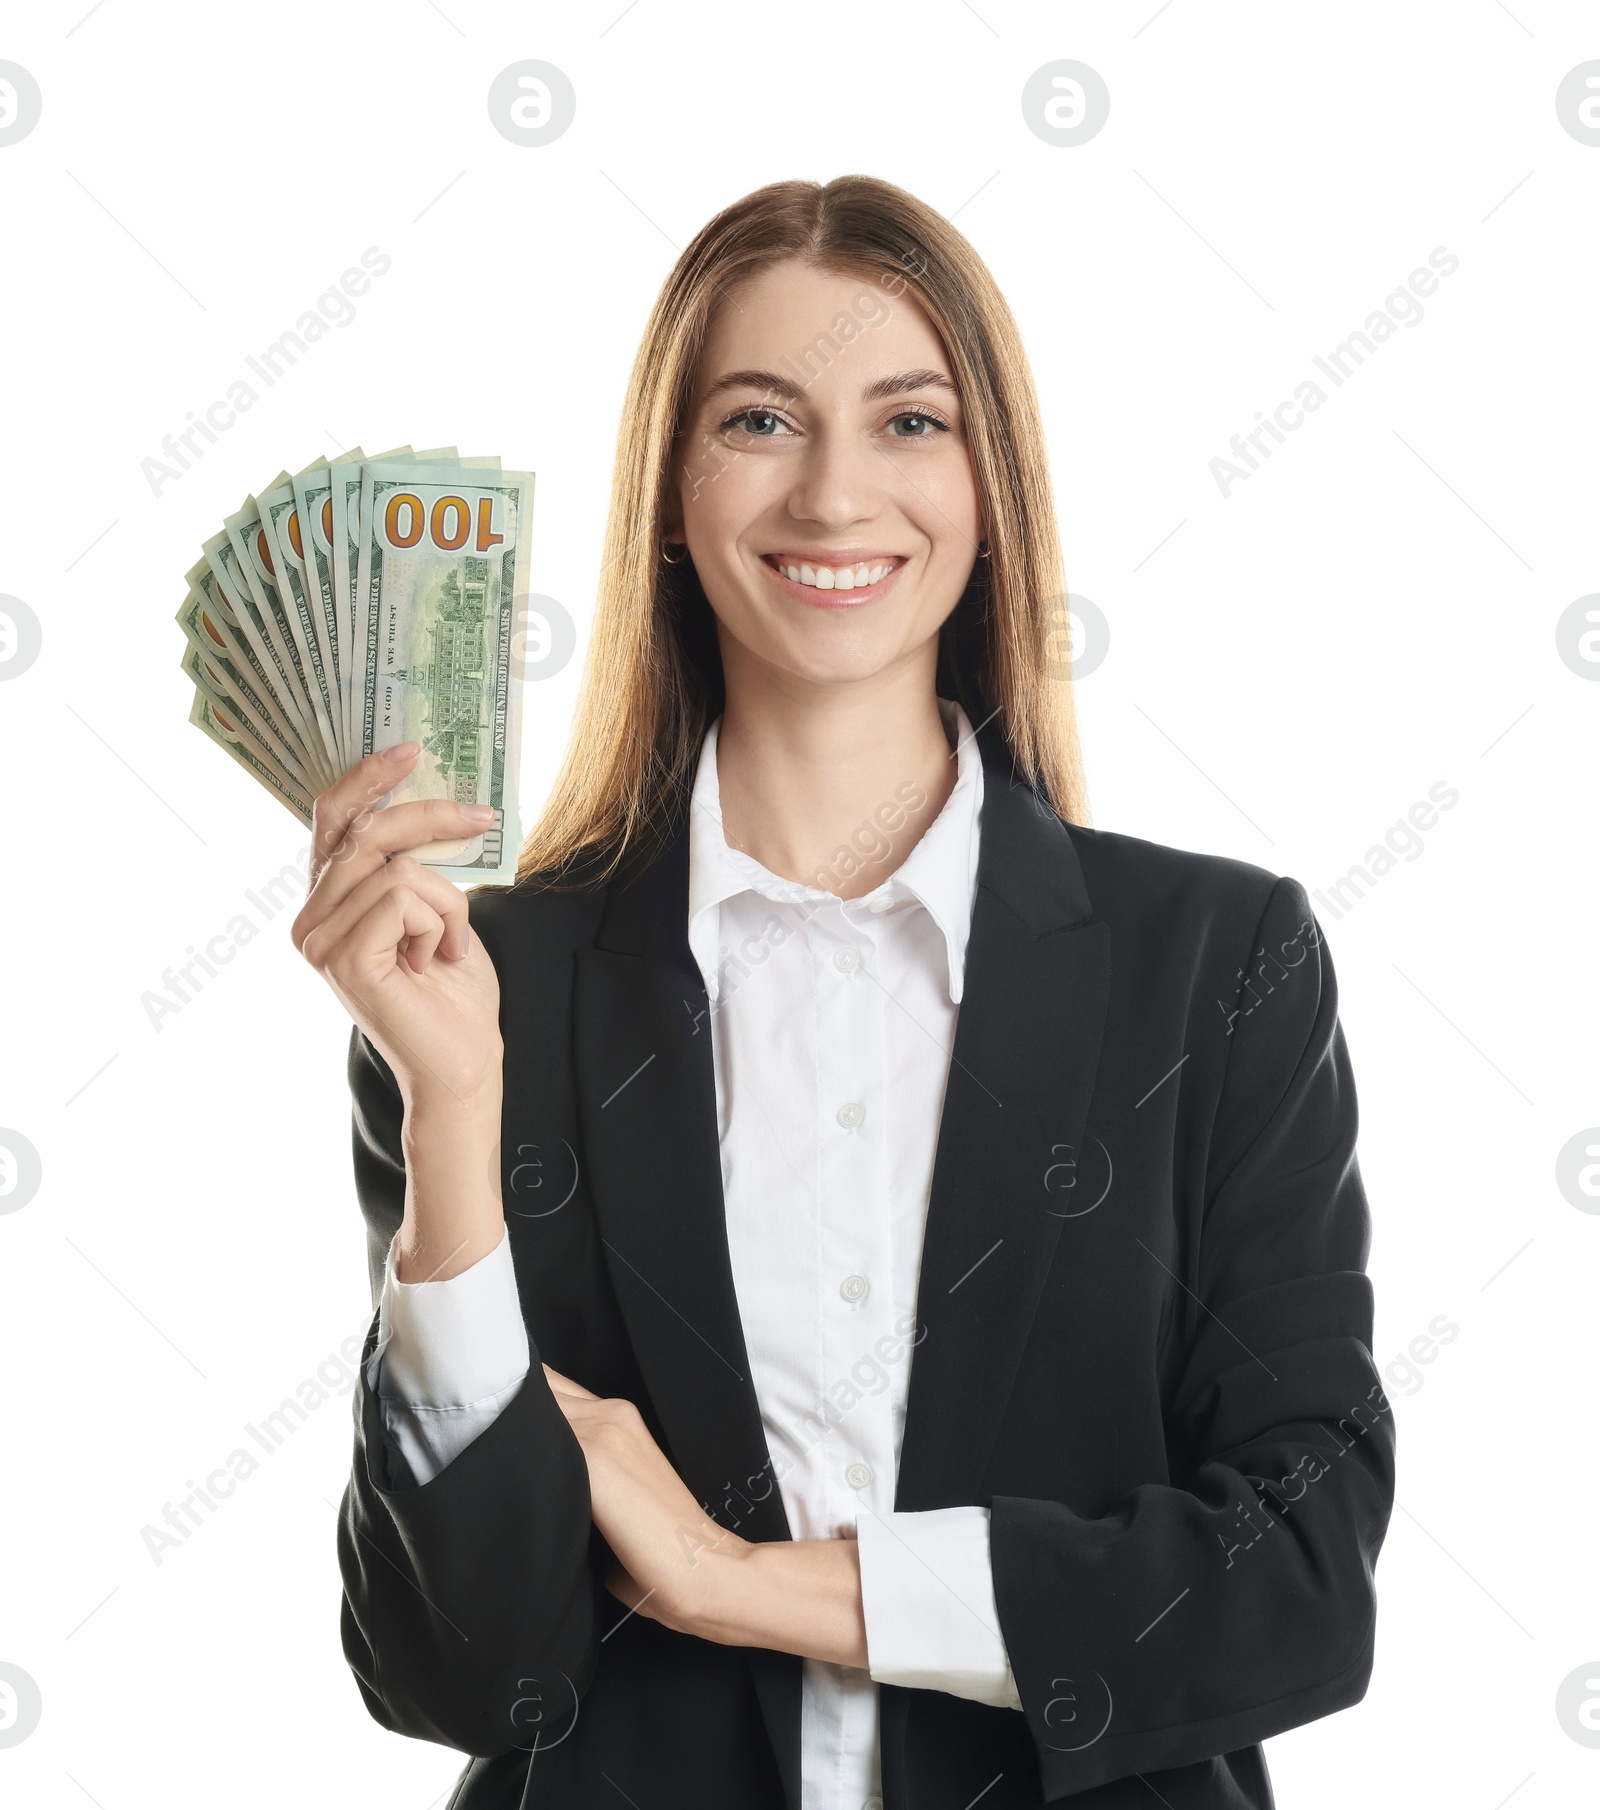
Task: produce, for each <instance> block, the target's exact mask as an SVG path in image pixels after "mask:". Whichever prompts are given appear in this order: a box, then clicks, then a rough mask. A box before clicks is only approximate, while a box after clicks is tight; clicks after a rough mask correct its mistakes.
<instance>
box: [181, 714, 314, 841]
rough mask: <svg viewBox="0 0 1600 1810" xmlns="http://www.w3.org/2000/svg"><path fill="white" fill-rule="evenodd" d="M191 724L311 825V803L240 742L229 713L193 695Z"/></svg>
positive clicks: (295, 787) (283, 777)
mask: <svg viewBox="0 0 1600 1810" xmlns="http://www.w3.org/2000/svg"><path fill="white" fill-rule="evenodd" d="M189 721H190V722H191V723H193V724H194V726H195V727H196V728H197V729H198V730H199V731H200V732H201V734H202V735H206V736H209V737H210V738H211V740H212V741H214V742H215V743H216V744H217V746H218V747H219V748H220V749H221V750H222V751H223V753H224V754H227V755H229V756H231V757H232V758H233V759H234V760H236V761H237V762H238V763H239V765H240V766H241V767H243V768H244V770H245V772H247V773H248V774H249V775H250V776H251V778H252V779H255V780H258V781H259V782H260V783H261V784H262V785H263V786H265V787H266V788H267V790H268V791H269V792H270V793H271V794H272V795H273V797H274V798H276V799H279V800H280V801H281V802H282V803H284V804H286V805H287V806H288V807H289V809H290V810H291V811H293V812H294V814H295V816H296V817H298V818H299V819H300V821H301V822H302V823H306V824H309V823H310V822H311V800H310V799H309V798H308V797H307V796H306V795H305V793H304V792H303V791H302V790H301V789H300V788H299V787H298V786H296V785H294V784H293V783H292V782H290V781H289V780H288V779H287V778H286V777H285V776H284V775H283V774H281V773H279V772H277V770H276V769H275V768H273V767H271V766H269V765H268V763H267V762H266V761H264V760H262V759H260V758H259V757H258V756H257V755H256V754H255V753H254V752H253V751H252V750H251V748H250V747H248V746H246V745H245V743H244V742H243V740H242V739H241V734H240V731H239V729H238V728H237V727H236V725H235V724H234V722H233V719H232V718H231V717H230V716H229V715H228V714H227V712H226V711H223V710H219V709H218V708H217V706H216V705H215V704H213V703H212V702H211V700H210V699H209V698H208V697H207V696H206V695H205V693H204V692H202V691H196V693H195V695H194V707H193V709H191V710H190V712H189Z"/></svg>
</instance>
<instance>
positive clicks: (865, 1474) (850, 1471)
mask: <svg viewBox="0 0 1600 1810" xmlns="http://www.w3.org/2000/svg"><path fill="white" fill-rule="evenodd" d="M844 1480H845V1482H846V1483H848V1484H849V1485H850V1487H851V1489H865V1488H866V1487H867V1485H868V1484H869V1483H870V1482H871V1481H872V1466H871V1465H870V1464H861V1463H860V1462H857V1463H855V1464H852V1465H850V1466H849V1467H848V1468H847V1469H846V1471H845V1474H844Z"/></svg>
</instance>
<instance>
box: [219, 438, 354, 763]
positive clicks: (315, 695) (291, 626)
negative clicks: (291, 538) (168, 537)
mask: <svg viewBox="0 0 1600 1810" xmlns="http://www.w3.org/2000/svg"><path fill="white" fill-rule="evenodd" d="M280 475H281V476H284V477H287V475H288V474H287V473H283V474H280ZM277 487H278V479H277V478H274V479H273V481H272V483H271V484H270V485H268V487H267V490H268V493H270V492H271V491H273V490H275V489H277ZM223 526H224V527H225V528H226V529H227V531H228V539H229V540H230V541H231V542H232V543H233V548H234V551H235V553H237V554H238V556H239V569H240V570H241V571H242V572H243V574H244V577H245V582H246V583H247V584H248V585H249V586H250V588H251V589H252V590H253V591H254V593H255V598H256V602H257V604H258V605H259V606H260V608H261V612H262V615H263V617H264V618H265V620H266V622H267V626H268V627H269V628H270V629H272V630H273V631H274V632H275V635H276V639H277V641H278V643H279V652H280V654H281V656H282V657H283V658H284V659H285V660H286V661H287V662H288V665H289V668H290V670H291V672H292V674H293V676H294V679H295V682H296V683H297V684H298V686H299V690H300V695H301V698H302V700H303V703H304V706H305V711H306V714H307V715H308V717H309V718H310V723H311V728H312V731H313V742H312V751H313V752H314V753H315V754H316V755H317V756H318V765H319V766H323V767H325V768H326V769H327V771H328V772H329V773H330V774H331V775H333V776H335V777H336V776H337V775H338V774H339V773H340V772H342V771H343V768H342V767H341V766H340V763H339V743H338V740H337V738H336V737H335V735H334V733H333V723H332V720H331V718H330V717H329V715H328V701H327V692H326V690H325V688H324V683H323V679H322V675H321V665H322V660H321V655H320V653H319V652H318V649H317V644H316V638H315V635H314V633H313V632H312V629H311V623H310V613H309V611H307V610H305V609H304V608H303V607H297V605H296V601H295V598H294V595H293V592H292V590H291V588H290V586H289V584H288V582H287V580H286V578H285V576H284V574H283V573H282V572H281V571H280V569H279V568H278V566H277V564H276V562H275V560H274V557H273V548H272V545H271V543H270V542H269V540H268V538H267V531H266V529H265V527H264V526H263V525H262V521H261V507H260V504H259V502H258V500H257V499H256V498H255V497H250V498H248V499H247V501H246V503H245V506H244V508H242V509H240V510H239V511H238V512H237V513H236V514H233V515H230V516H228V517H227V518H226V519H225V521H224V523H223ZM300 602H301V604H302V605H303V602H304V598H303V596H302V598H301V600H300Z"/></svg>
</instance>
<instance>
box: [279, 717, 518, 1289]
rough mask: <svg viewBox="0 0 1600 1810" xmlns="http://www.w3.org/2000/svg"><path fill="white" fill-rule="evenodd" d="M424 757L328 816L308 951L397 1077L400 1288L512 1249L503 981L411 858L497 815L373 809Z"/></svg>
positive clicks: (315, 829) (402, 753)
mask: <svg viewBox="0 0 1600 1810" xmlns="http://www.w3.org/2000/svg"><path fill="white" fill-rule="evenodd" d="M420 752H421V750H420V749H419V748H418V746H417V744H416V743H415V742H411V743H407V744H405V745H404V746H403V747H401V748H390V749H386V750H384V751H383V752H381V753H378V754H371V755H368V756H367V758H366V759H365V760H363V761H360V762H358V763H357V764H356V765H355V766H354V767H352V768H351V769H350V771H349V772H348V773H346V774H345V776H344V777H343V778H342V779H341V780H339V782H338V783H337V784H336V785H333V786H330V787H329V789H328V790H327V791H326V792H324V793H323V794H322V796H321V797H320V798H318V799H317V801H316V808H315V811H314V813H313V816H312V868H311V890H310V894H309V896H308V897H307V899H306V903H305V907H304V909H303V910H302V911H301V912H300V915H299V916H298V917H297V918H296V919H295V921H294V928H293V932H292V934H293V937H294V942H295V947H296V948H297V949H299V951H300V953H301V954H302V955H303V956H304V957H305V958H306V960H307V961H308V962H310V964H311V965H312V967H313V968H315V969H316V970H317V972H318V973H319V974H320V975H322V977H323V979H324V980H326V981H327V983H328V985H329V986H330V987H332V989H333V991H334V993H335V994H336V995H337V996H338V998H339V1001H340V1003H341V1004H342V1005H343V1006H344V1008H345V1010H346V1011H347V1012H348V1013H349V1014H350V1016H351V1017H352V1018H353V1019H354V1020H355V1022H356V1024H357V1026H358V1027H359V1028H360V1029H361V1030H362V1031H363V1032H364V1033H365V1035H366V1036H367V1037H368V1038H369V1039H370V1040H371V1042H372V1043H373V1044H374V1046H375V1047H376V1048H377V1050H378V1052H379V1053H380V1054H381V1055H382V1057H383V1059H384V1061H385V1062H387V1063H388V1065H389V1067H390V1069H391V1070H392V1071H393V1073H394V1077H395V1081H396V1083H397V1085H398V1086H399V1089H400V1097H401V1100H402V1102H403V1104H404V1106H405V1133H404V1141H405V1158H406V1180H407V1187H406V1206H405V1218H404V1221H403V1222H402V1225H401V1229H400V1244H399V1247H398V1250H397V1258H398V1265H399V1274H400V1279H401V1281H403V1282H415V1281H425V1280H429V1279H432V1278H434V1277H439V1278H444V1277H448V1276H452V1275H455V1274H457V1273H459V1271H461V1270H463V1269H465V1268H467V1267H468V1266H469V1265H470V1264H472V1263H475V1262H476V1261H477V1260H478V1258H479V1257H482V1256H484V1255H485V1254H486V1253H487V1252H488V1251H490V1250H492V1249H493V1248H494V1246H495V1245H496V1244H498V1243H499V1242H500V1237H501V1235H502V1233H503V1230H504V1226H505V1218H504V1213H503V1210H502V1207H501V1202H500V1181H499V1163H498V1158H497V1156H496V1151H497V1149H498V1146H499V1140H500V1104H501V1063H502V1060H503V1054H504V1052H503V1048H502V1044H501V1039H500V982H499V977H498V976H497V975H496V973H495V970H494V964H493V963H492V962H491V961H490V960H489V957H488V954H487V952H486V951H485V949H484V947H483V944H482V943H481V942H480V941H479V940H478V939H477V938H476V937H475V936H474V935H473V934H472V930H471V927H470V926H469V924H468V922H467V900H466V896H465V894H464V893H462V892H461V891H460V889H459V888H458V887H456V886H454V885H452V884H451V883H450V881H448V880H446V879H445V878H444V877H443V875H441V874H439V873H438V872H436V871H435V870H433V869H431V868H427V867H424V866H422V864H421V863H420V862H418V861H416V860H414V859H413V858H412V856H411V855H410V853H409V852H408V851H409V850H411V849H414V848H421V847H423V846H424V845H425V844H427V843H429V842H436V841H439V840H441V839H444V838H459V837H462V836H473V835H476V834H478V833H479V832H481V831H482V830H483V829H484V828H485V827H486V825H487V824H488V823H489V822H491V821H492V820H493V815H494V813H493V812H492V811H491V810H490V809H489V808H488V807H487V806H473V805H460V804H455V803H451V802H449V801H448V800H445V799H429V800H427V801H425V802H417V803H410V804H396V805H390V806H389V807H388V808H386V809H384V810H376V809H374V806H375V805H376V804H377V802H378V801H379V800H380V799H381V798H383V797H384V796H385V794H386V793H388V792H390V791H392V790H393V788H394V787H395V786H397V785H399V784H400V782H401V781H402V780H403V779H404V778H405V777H406V775H407V774H408V773H409V772H410V771H411V769H412V768H413V767H414V766H415V764H416V761H417V756H418V754H419V753H420Z"/></svg>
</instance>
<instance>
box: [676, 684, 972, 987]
mask: <svg viewBox="0 0 1600 1810" xmlns="http://www.w3.org/2000/svg"><path fill="white" fill-rule="evenodd" d="M938 703H939V714H940V715H941V717H943V719H944V723H945V730H946V733H947V734H948V735H950V736H951V737H952V739H953V740H954V743H955V761H956V783H955V785H954V787H953V788H952V789H951V793H950V796H949V798H948V799H946V800H945V805H944V809H943V810H942V811H940V813H939V815H938V816H937V817H936V818H935V819H934V820H933V822H932V823H931V824H929V826H928V828H927V829H926V830H925V831H924V832H923V834H922V837H921V839H920V840H919V841H918V843H917V845H916V847H915V848H913V849H912V851H911V853H910V854H909V855H908V856H907V857H906V859H905V860H904V861H903V862H902V863H901V864H900V866H899V867H898V868H896V870H895V871H894V872H893V873H892V874H890V875H889V876H888V878H887V879H886V880H884V881H883V882H882V883H881V884H880V885H879V886H876V887H875V888H874V889H873V890H872V891H871V892H869V893H866V894H865V895H863V896H862V897H861V898H860V899H855V900H851V901H849V909H850V910H851V912H852V914H853V913H855V912H858V911H865V912H867V913H868V914H869V919H868V921H869V922H870V914H871V913H872V910H873V907H874V906H880V907H881V908H882V909H883V910H888V909H889V908H890V907H892V906H895V905H901V904H905V903H907V902H912V903H915V904H917V905H920V906H921V907H922V908H923V909H924V910H925V911H926V912H927V913H928V915H929V916H930V917H931V918H932V919H933V921H934V923H935V924H936V925H937V926H938V927H939V930H940V932H941V933H942V935H943V937H944V945H945V959H946V983H947V985H948V987H949V992H950V999H951V1002H952V1003H953V1004H960V1001H961V994H962V990H963V982H964V980H965V976H966V959H967V940H968V937H969V935H970V934H971V929H972V907H973V901H974V899H975V897H976V895H977V883H978V825H979V819H980V816H981V814H982V807H983V761H982V757H981V756H980V754H979V752H978V747H977V742H976V739H975V736H974V732H973V728H972V725H971V723H970V722H969V721H968V720H967V715H966V712H965V711H964V710H963V709H962V708H961V706H960V705H959V704H957V703H955V702H954V701H953V700H951V699H948V698H940V699H939V700H938ZM721 721H722V719H721V718H720V717H719V718H718V719H717V720H716V721H715V722H714V723H712V725H711V727H710V728H709V729H708V730H707V731H706V737H705V741H704V742H703V743H702V744H701V748H700V761H699V765H698V767H697V768H696V770H695V778H694V786H693V789H692V791H691V793H690V800H689V947H690V950H691V951H692V953H693V955H694V958H695V961H696V963H697V964H698V966H699V969H700V974H701V978H702V979H703V980H704V982H705V988H706V993H707V994H708V996H709V997H710V998H711V999H712V1000H713V1001H715V999H716V998H717V994H718V988H719V980H718V972H717V968H718V950H719V935H718V928H719V923H720V919H719V915H718V913H717V912H716V911H715V910H714V909H713V907H715V906H720V905H721V903H722V901H723V900H724V899H731V898H736V897H737V896H738V895H739V894H741V893H745V892H755V893H759V894H760V895H761V896H762V897H763V898H767V899H773V900H776V901H778V902H781V903H785V904H791V905H800V906H809V907H812V908H815V907H817V906H821V905H827V904H829V903H837V898H836V895H835V894H833V893H830V892H827V891H824V890H823V889H821V888H818V887H814V886H807V885H805V884H804V883H803V882H801V881H798V880H785V879H783V878H781V877H780V876H779V875H777V874H774V873H772V872H771V871H770V870H769V869H767V868H765V867H763V866H762V865H761V863H760V862H759V861H756V860H754V859H752V858H751V857H750V856H749V855H747V854H745V853H744V851H743V850H742V849H736V848H732V847H730V846H729V844H728V841H727V838H726V836H725V835H724V833H723V828H722V800H721V789H720V787H719V785H718V780H717V731H718V729H719V728H720V727H721Z"/></svg>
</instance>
